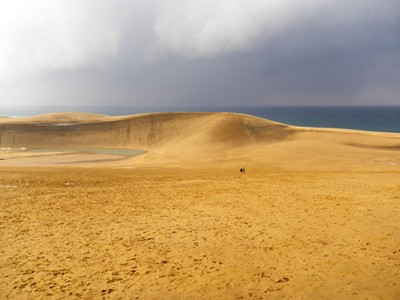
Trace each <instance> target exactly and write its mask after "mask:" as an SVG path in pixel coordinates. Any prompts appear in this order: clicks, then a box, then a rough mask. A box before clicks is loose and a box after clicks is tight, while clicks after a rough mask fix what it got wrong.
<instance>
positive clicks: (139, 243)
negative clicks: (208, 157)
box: [0, 168, 400, 299]
mask: <svg viewBox="0 0 400 300" xmlns="http://www.w3.org/2000/svg"><path fill="white" fill-rule="evenodd" d="M399 175H400V174H399V172H389V171H385V172H317V171H313V172H299V171H297V172H295V171H271V170H268V169H254V170H253V169H250V170H247V173H246V174H245V175H240V174H239V172H238V170H236V169H223V170H222V169H220V170H217V169H213V170H182V169H180V170H178V169H177V170H173V169H171V170H151V169H125V170H123V169H114V170H113V169H9V168H3V169H1V171H0V192H1V193H0V224H1V235H0V253H1V255H0V274H1V277H0V297H1V298H2V299H7V298H10V299H16V298H17V299H18V298H22V299H41V298H51V299H65V298H72V299H74V298H75V299H101V298H102V297H103V296H104V297H105V298H109V299H118V298H140V299H154V298H155V299H157V298H158V299H165V298H167V299H168V298H169V299H179V298H186V299H193V298H198V299H240V298H243V299H248V298H256V299H257V298H262V299H285V298H291V297H293V298H294V299H325V298H327V299H399V297H400V284H399V282H400V219H399V215H400V176H399Z"/></svg>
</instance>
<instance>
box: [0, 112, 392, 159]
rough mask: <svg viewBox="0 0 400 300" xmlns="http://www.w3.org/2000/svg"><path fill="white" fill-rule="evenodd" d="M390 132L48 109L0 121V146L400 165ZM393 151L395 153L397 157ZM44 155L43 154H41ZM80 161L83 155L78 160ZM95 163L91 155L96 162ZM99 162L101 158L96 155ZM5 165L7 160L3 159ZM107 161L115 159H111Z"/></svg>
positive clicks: (208, 116) (242, 118) (224, 117)
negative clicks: (24, 116)
mask: <svg viewBox="0 0 400 300" xmlns="http://www.w3.org/2000/svg"><path fill="white" fill-rule="evenodd" d="M399 145H400V136H399V134H395V133H377V132H368V131H357V130H346V129H329V128H309V127H296V126H290V125H286V124H282V123H278V122H273V121H270V120H267V119H262V118H259V117H255V116H250V115H245V114H237V113H211V112H210V113H195V112H190V113H189V112H186V113H185V112H182V113H151V114H140V115H132V116H118V117H111V116H105V115H98V114H87V113H53V114H44V115H39V116H34V117H27V118H13V119H2V120H1V122H0V148H3V149H8V148H11V149H18V148H67V147H68V148H130V149H140V150H145V151H147V153H146V154H145V155H141V156H138V157H134V158H127V159H126V160H124V162H123V164H124V165H125V164H130V163H133V164H146V165H157V166H161V165H169V166H179V165H180V166H187V165H188V164H190V165H192V166H194V165H196V164H197V165H207V164H208V165H209V164H211V163H213V164H214V163H216V164H218V163H224V164H238V163H242V162H243V163H246V164H264V165H265V164H279V165H280V166H284V165H285V164H288V165H291V166H293V165H295V164H297V165H299V164H300V165H314V167H315V166H322V165H327V164H328V165H329V166H330V167H332V166H333V165H337V163H338V162H339V165H346V164H348V163H349V162H352V163H354V162H358V163H360V162H361V163H363V164H364V163H365V161H375V160H377V159H378V160H379V161H388V162H389V164H390V165H391V166H394V165H397V164H400V161H398V151H399ZM396 155H397V156H396ZM43 161H44V160H43ZM78 161H80V162H82V161H84V160H82V159H80V160H78ZM96 161H98V160H96ZM101 161H102V163H104V159H101ZM10 163H11V162H10ZM112 163H113V164H118V163H116V162H115V161H114V160H113V162H112Z"/></svg>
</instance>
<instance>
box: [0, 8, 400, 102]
mask: <svg viewBox="0 0 400 300" xmlns="http://www.w3.org/2000/svg"><path fill="white" fill-rule="evenodd" d="M14 104H23V105H73V106H76V105H121V106H126V105H133V106H152V105H162V106H168V105H174V106H210V105H215V106H232V105H242V106H243V105H344V104H345V105H369V104H371V105H393V104H394V105H400V1H399V0H0V105H14Z"/></svg>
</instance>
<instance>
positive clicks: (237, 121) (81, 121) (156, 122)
mask: <svg viewBox="0 0 400 300" xmlns="http://www.w3.org/2000/svg"><path fill="white" fill-rule="evenodd" d="M0 126H1V134H0V145H1V147H10V148H18V147H31V148H38V147H39V148H49V147H64V146H66V145H68V146H73V147H108V148H117V147H124V148H129V147H134V148H140V149H153V148H159V147H162V146H167V145H171V144H176V143H182V142H191V143H198V144H204V143H207V144H209V145H213V144H218V145H222V144H227V145H229V146H230V147H232V146H242V145H249V144H253V143H259V142H276V141H280V140H284V139H286V138H287V137H289V136H290V135H291V134H293V130H292V129H291V128H290V127H289V126H287V125H284V124H280V123H275V122H272V121H268V120H265V119H261V118H256V117H252V116H247V115H241V114H230V113H157V114H143V115H134V116H123V117H110V116H104V115H97V114H83V113H54V114H45V115H39V116H35V117H28V118H17V119H12V120H6V121H3V122H2V124H1V125H0ZM83 137H84V138H83Z"/></svg>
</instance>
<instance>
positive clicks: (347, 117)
mask: <svg viewBox="0 0 400 300" xmlns="http://www.w3.org/2000/svg"><path fill="white" fill-rule="evenodd" d="M54 112H86V113H97V114H105V115H110V116H121V115H134V114H143V113H157V112H233V113H243V114H249V115H254V116H257V117H261V118H265V119H269V120H272V121H276V122H281V123H285V124H289V125H294V126H307V127H308V126H309V127H323V128H343V129H356V130H368V131H378V132H394V133H400V105H399V106H221V107H218V106H204V107H193V106H191V107H189V106H187V107H185V106H165V107H163V106H157V107H155V106H152V107H150V106H148V107H145V106H140V107H139V106H33V105H32V106H2V107H0V116H6V117H26V116H34V115H39V114H44V113H54Z"/></svg>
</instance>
